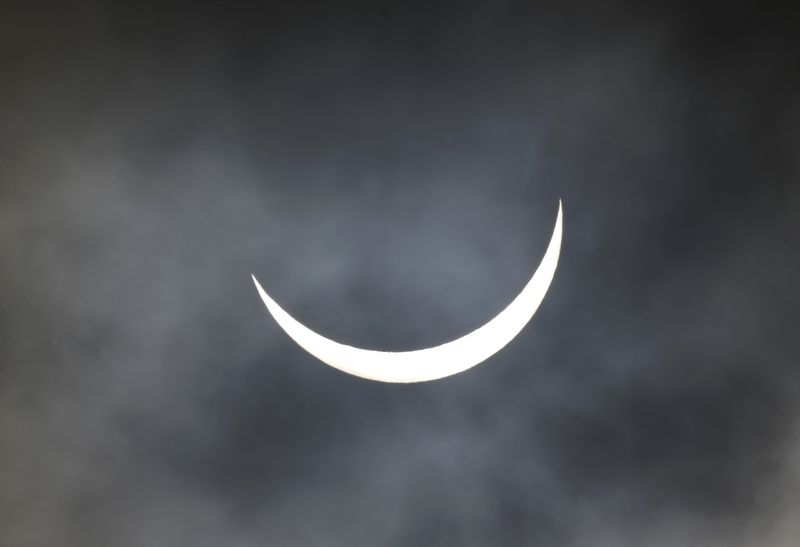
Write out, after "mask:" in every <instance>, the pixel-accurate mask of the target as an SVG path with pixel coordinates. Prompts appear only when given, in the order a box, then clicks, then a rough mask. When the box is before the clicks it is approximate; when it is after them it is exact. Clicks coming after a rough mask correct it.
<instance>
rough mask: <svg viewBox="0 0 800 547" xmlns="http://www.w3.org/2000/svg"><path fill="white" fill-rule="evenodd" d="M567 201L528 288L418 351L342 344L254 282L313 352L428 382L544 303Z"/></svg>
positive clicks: (485, 350) (499, 338) (473, 357)
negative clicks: (473, 324) (482, 319)
mask: <svg viewBox="0 0 800 547" xmlns="http://www.w3.org/2000/svg"><path fill="white" fill-rule="evenodd" d="M561 217H562V213H561V202H560V201H559V203H558V217H557V218H556V224H555V228H554V229H553V235H552V237H551V238H550V244H549V245H548V246H547V251H546V252H545V254H544V258H542V262H541V263H540V264H539V267H538V268H537V269H536V272H535V273H534V274H533V277H532V278H531V280H530V281H528V284H527V285H525V288H524V289H522V292H521V293H519V295H518V296H517V297H516V298H515V299H514V300H513V301H512V302H511V303H510V304H509V305H508V306H506V308H505V309H504V310H503V311H501V312H500V313H499V314H498V315H497V316H495V317H494V319H492V320H491V321H489V322H488V323H486V324H485V325H483V326H482V327H479V328H477V329H476V330H474V331H472V332H470V333H469V334H466V335H464V336H462V337H461V338H458V339H456V340H453V341H452V342H447V343H445V344H442V345H440V346H435V347H432V348H425V349H419V350H413V351H400V352H389V351H377V350H369V349H361V348H356V347H353V346H348V345H345V344H340V343H338V342H334V341H333V340H329V339H328V338H325V337H324V336H321V335H319V334H317V333H316V332H314V331H312V330H311V329H309V328H308V327H306V326H305V325H303V324H301V323H299V322H298V321H297V320H295V319H294V318H293V317H292V316H291V315H289V314H288V313H286V312H285V311H284V310H283V308H281V307H280V306H279V305H278V304H277V303H276V302H275V301H274V300H273V299H272V298H270V296H269V295H268V294H267V293H266V291H264V289H263V288H261V285H260V284H259V282H258V280H257V279H256V278H255V276H253V282H254V283H255V285H256V289H258V293H259V294H260V295H261V299H262V300H263V301H264V304H265V305H266V306H267V309H268V310H269V312H270V313H271V314H272V316H273V317H274V318H275V321H277V322H278V325H280V326H281V328H282V329H283V330H284V331H286V334H288V335H289V336H290V337H291V338H292V339H293V340H294V341H295V342H297V343H298V344H299V345H300V347H302V348H303V349H305V350H306V351H307V352H308V353H310V354H311V355H313V356H314V357H316V358H317V359H319V360H320V361H322V362H324V363H327V364H328V365H330V366H332V367H334V368H337V369H339V370H341V371H343V372H347V373H349V374H352V375H354V376H359V377H361V378H367V379H369V380H377V381H379V382H396V383H411V382H426V381H429V380H436V379H438V378H444V377H445V376H451V375H453V374H457V373H459V372H462V371H465V370H467V369H468V368H471V367H474V366H475V365H477V364H479V363H481V362H482V361H484V360H486V359H488V358H489V357H491V356H492V355H494V354H495V353H497V352H498V351H500V350H501V349H502V348H503V347H504V346H505V345H506V344H508V343H509V342H510V341H511V340H513V339H514V337H515V336H516V335H517V334H519V332H520V331H521V330H522V329H523V328H524V327H525V325H526V324H527V323H528V321H530V320H531V318H532V317H533V314H534V313H536V310H537V309H538V308H539V304H541V302H542V299H543V298H544V295H545V294H546V293H547V289H548V288H549V287H550V282H551V281H552V279H553V275H554V274H555V271H556V265H557V264H558V255H559V251H560V249H561Z"/></svg>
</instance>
